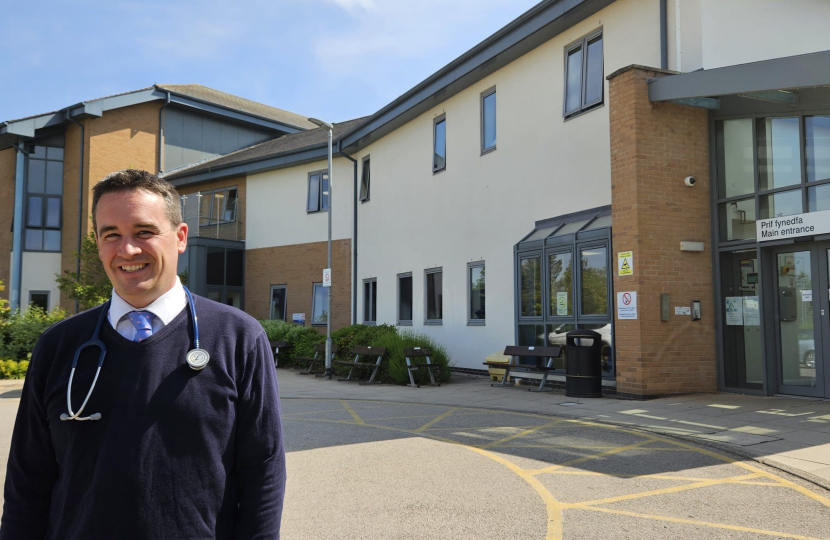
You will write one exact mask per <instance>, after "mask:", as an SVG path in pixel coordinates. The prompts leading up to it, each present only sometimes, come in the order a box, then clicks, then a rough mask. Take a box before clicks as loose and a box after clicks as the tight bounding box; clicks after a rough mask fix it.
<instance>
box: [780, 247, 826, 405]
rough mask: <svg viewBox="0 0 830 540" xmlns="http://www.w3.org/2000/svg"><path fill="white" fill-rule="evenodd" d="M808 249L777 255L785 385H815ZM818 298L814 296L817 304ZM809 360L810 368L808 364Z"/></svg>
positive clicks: (814, 336)
mask: <svg viewBox="0 0 830 540" xmlns="http://www.w3.org/2000/svg"><path fill="white" fill-rule="evenodd" d="M811 262H812V261H811V256H810V251H793V252H787V253H779V254H778V255H777V256H776V265H775V266H776V274H777V277H776V279H777V283H776V285H777V290H778V314H777V315H778V316H777V320H778V328H779V335H780V337H781V350H780V354H781V356H780V358H781V361H780V364H779V369H780V377H781V383H782V384H785V385H788V386H806V387H810V388H814V387H815V386H816V369H815V359H816V329H815V328H814V325H813V275H812V265H811ZM817 303H818V298H816V304H817ZM808 363H812V368H809V367H807V364H808Z"/></svg>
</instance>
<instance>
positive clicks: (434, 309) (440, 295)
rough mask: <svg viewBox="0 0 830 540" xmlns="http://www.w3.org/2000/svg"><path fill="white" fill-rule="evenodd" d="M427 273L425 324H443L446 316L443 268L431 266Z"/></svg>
mask: <svg viewBox="0 0 830 540" xmlns="http://www.w3.org/2000/svg"><path fill="white" fill-rule="evenodd" d="M425 274H426V308H427V309H426V313H427V318H426V323H425V324H442V320H441V319H442V318H443V316H444V309H443V300H444V287H443V276H444V273H443V272H442V270H441V268H430V269H429V270H425Z"/></svg>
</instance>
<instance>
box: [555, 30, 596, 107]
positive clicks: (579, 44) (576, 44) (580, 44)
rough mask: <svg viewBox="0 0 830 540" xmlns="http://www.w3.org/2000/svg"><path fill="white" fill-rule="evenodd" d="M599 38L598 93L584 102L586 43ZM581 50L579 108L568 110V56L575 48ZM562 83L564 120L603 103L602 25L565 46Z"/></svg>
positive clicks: (586, 59) (586, 71)
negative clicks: (590, 99) (597, 96)
mask: <svg viewBox="0 0 830 540" xmlns="http://www.w3.org/2000/svg"><path fill="white" fill-rule="evenodd" d="M597 38H599V39H600V40H601V41H602V56H601V57H600V64H601V70H600V71H601V74H602V75H601V76H600V89H601V91H600V95H599V99H597V100H595V101H592V102H590V103H589V102H586V100H585V92H586V90H587V85H586V84H585V83H586V81H587V78H588V43H590V42H592V41H595V40H596V39H597ZM577 49H581V50H582V67H581V70H580V88H579V108H578V109H576V110H574V111H571V112H568V56H569V55H570V54H571V53H572V52H573V51H575V50H577ZM563 68H564V77H563V80H564V83H563V86H562V116H563V117H564V119H565V120H569V119H571V118H575V117H577V116H579V115H581V114H584V113H586V112H588V111H592V110H594V109H597V108H599V107H601V106H603V105H604V104H605V77H604V75H605V36H604V34H603V27H599V28H598V29H596V30H593V31H591V32H590V33H588V34H586V35H584V36H582V37H581V38H579V39H577V40H575V41H573V42H571V43H569V44H568V45H566V46H565V54H564V66H563Z"/></svg>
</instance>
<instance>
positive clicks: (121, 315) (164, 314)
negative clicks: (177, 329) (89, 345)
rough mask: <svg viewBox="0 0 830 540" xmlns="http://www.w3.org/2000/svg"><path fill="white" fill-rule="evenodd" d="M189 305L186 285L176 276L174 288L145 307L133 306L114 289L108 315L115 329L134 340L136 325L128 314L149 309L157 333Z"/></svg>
mask: <svg viewBox="0 0 830 540" xmlns="http://www.w3.org/2000/svg"><path fill="white" fill-rule="evenodd" d="M185 307H187V296H185V294H184V287H182V282H181V281H180V280H179V277H178V276H176V284H175V285H174V286H173V288H172V289H170V290H169V291H167V292H166V293H164V294H162V295H161V296H159V297H158V298H156V299H155V300H154V301H153V303H151V304H150V305H149V306H147V307H144V308H137V307H133V306H131V305H130V304H128V303H127V301H126V300H124V299H123V298H121V297H120V296H118V293H117V292H115V289H113V290H112V302H111V303H110V311H109V314H108V315H107V318H108V319H109V322H110V324H111V325H112V327H113V328H115V331H116V332H118V333H119V334H121V335H122V336H124V337H125V338H127V339H129V340H130V341H132V340H133V339H134V338H135V326H133V323H132V322H131V321H130V319H129V318H128V317H127V316H126V315H127V313H129V312H131V311H149V312H151V313H152V314H153V315H155V317H153V333H154V334H155V333H156V332H158V331H159V330H161V329H162V328H164V327H165V326H167V325H168V324H170V321H172V320H173V319H175V318H176V316H177V315H178V314H179V313H181V312H182V310H183V309H184V308H185Z"/></svg>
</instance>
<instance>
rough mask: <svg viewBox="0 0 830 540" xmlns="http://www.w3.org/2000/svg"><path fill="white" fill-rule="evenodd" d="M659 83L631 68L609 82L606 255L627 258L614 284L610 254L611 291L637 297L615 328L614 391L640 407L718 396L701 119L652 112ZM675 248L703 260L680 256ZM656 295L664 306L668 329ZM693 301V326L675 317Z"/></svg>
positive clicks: (695, 111) (671, 110)
mask: <svg viewBox="0 0 830 540" xmlns="http://www.w3.org/2000/svg"><path fill="white" fill-rule="evenodd" d="M658 76H662V74H661V73H658V72H657V71H651V70H648V69H645V68H640V67H636V66H632V67H629V68H626V69H623V70H620V71H618V72H616V73H614V74H612V75H611V76H609V78H608V79H609V114H610V123H611V189H612V205H611V206H612V216H613V246H614V251H615V252H621V251H633V252H634V275H633V276H619V275H618V272H617V269H616V253H615V255H614V261H615V266H614V291H615V296H616V293H617V292H623V291H636V292H637V303H638V319H637V320H617V321H616V335H615V339H616V343H615V350H616V362H617V391H618V392H619V393H620V394H621V395H624V396H629V397H637V398H646V397H648V396H652V397H653V396H658V395H666V394H675V393H689V392H713V391H715V390H717V377H716V356H715V347H716V344H715V323H714V309H715V308H714V304H713V301H712V252H711V247H712V246H711V226H710V211H711V209H710V202H709V146H708V144H709V142H708V140H709V135H708V114H707V111H706V110H705V109H699V108H694V107H685V106H681V105H674V104H670V103H651V102H649V100H648V84H647V81H648V79H650V78H653V77H658ZM690 175H691V176H694V177H695V178H696V179H697V185H695V186H694V187H691V188H689V187H686V186H685V185H684V178H685V177H687V176H690ZM682 240H690V241H696V242H703V244H704V246H705V248H704V251H703V252H684V251H680V242H681V241H682ZM661 294H668V295H669V298H670V304H669V320H668V322H662V321H661V320H660V295H661ZM692 300H700V302H701V308H702V309H701V313H702V318H701V320H700V321H694V322H693V321H692V320H691V317H689V316H684V315H675V314H674V308H675V307H688V306H689V305H690V302H691V301H692ZM614 301H615V305H616V298H615V299H614ZM615 316H616V313H615Z"/></svg>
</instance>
